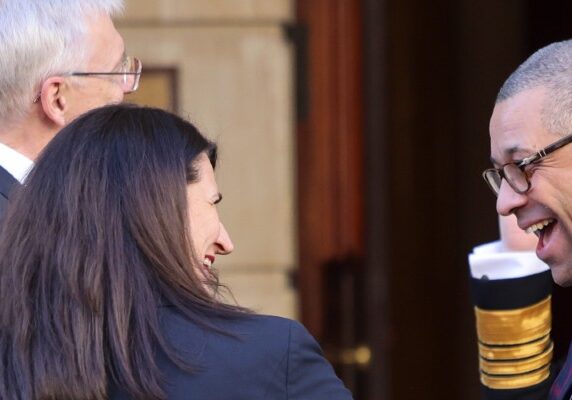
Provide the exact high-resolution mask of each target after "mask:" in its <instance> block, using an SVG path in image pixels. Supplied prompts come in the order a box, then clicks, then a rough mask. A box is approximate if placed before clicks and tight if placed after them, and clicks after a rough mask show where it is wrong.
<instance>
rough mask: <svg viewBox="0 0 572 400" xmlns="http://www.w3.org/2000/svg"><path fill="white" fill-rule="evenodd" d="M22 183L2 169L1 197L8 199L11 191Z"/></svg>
mask: <svg viewBox="0 0 572 400" xmlns="http://www.w3.org/2000/svg"><path fill="white" fill-rule="evenodd" d="M19 184H20V183H19V182H18V181H17V180H16V178H14V177H13V176H12V175H10V174H9V173H8V171H6V170H5V169H4V168H2V167H0V196H2V197H5V198H8V193H9V192H10V190H11V189H12V188H13V187H14V186H16V185H19Z"/></svg>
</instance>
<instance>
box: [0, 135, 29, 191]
mask: <svg viewBox="0 0 572 400" xmlns="http://www.w3.org/2000/svg"><path fill="white" fill-rule="evenodd" d="M33 166H34V162H33V161H32V160H30V159H29V158H28V157H26V156H25V155H23V154H20V153H18V152H17V151H16V150H14V149H12V148H10V147H8V146H6V145H5V144H2V143H0V167H2V168H4V169H5V170H6V171H8V173H9V174H10V175H12V176H13V177H14V178H16V179H17V180H18V181H19V182H20V183H23V182H24V179H26V176H27V175H28V172H30V170H31V169H32V167H33Z"/></svg>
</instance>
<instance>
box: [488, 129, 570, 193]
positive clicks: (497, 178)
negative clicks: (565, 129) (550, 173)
mask: <svg viewBox="0 0 572 400" xmlns="http://www.w3.org/2000/svg"><path fill="white" fill-rule="evenodd" d="M569 143H572V135H568V136H565V137H563V138H562V139H560V140H558V141H556V142H554V143H552V144H550V145H548V146H546V147H545V148H543V149H542V150H539V151H537V152H536V153H534V154H533V155H531V156H530V157H526V158H524V159H522V160H519V161H514V162H511V163H507V164H505V165H503V166H502V167H501V168H489V169H486V170H485V171H483V178H485V181H486V182H487V184H488V185H489V187H490V188H491V190H492V191H493V193H494V194H495V195H496V196H498V194H499V191H500V187H501V183H502V180H503V179H505V180H506V182H507V183H508V184H509V185H510V187H511V188H512V189H513V190H514V191H515V192H517V193H520V194H523V193H526V192H528V190H529V189H530V180H529V179H528V175H527V174H526V171H525V170H524V169H525V168H526V166H527V165H530V164H533V163H537V162H539V161H540V160H542V159H543V158H544V157H546V156H547V155H549V154H550V153H553V152H554V151H556V150H558V149H560V148H562V147H564V146H566V145H567V144H569Z"/></svg>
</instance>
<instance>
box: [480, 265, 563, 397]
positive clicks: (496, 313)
mask: <svg viewBox="0 0 572 400" xmlns="http://www.w3.org/2000/svg"><path fill="white" fill-rule="evenodd" d="M471 287H472V292H473V303H474V305H475V316H476V325H477V336H478V339H479V343H478V348H479V367H480V368H479V369H480V380H481V386H482V394H483V396H482V397H483V399H486V400H512V399H514V400H517V399H518V400H541V399H542V400H544V399H547V398H548V392H549V390H550V386H551V383H552V380H553V376H554V374H553V373H552V372H551V369H550V368H551V361H552V349H553V343H552V340H551V337H550V330H551V310H550V300H551V291H552V278H551V275H550V272H549V271H545V272H541V273H538V274H534V275H530V276H526V277H522V278H515V279H499V280H487V279H475V278H471Z"/></svg>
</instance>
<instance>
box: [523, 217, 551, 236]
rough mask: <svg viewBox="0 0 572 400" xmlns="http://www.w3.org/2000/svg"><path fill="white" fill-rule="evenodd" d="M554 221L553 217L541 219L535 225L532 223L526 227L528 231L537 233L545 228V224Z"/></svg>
mask: <svg viewBox="0 0 572 400" xmlns="http://www.w3.org/2000/svg"><path fill="white" fill-rule="evenodd" d="M552 222H554V220H553V219H545V220H544V221H540V222H538V223H536V224H534V225H530V226H529V227H528V228H526V233H536V232H538V231H541V230H542V229H544V227H545V226H547V225H549V224H551V223H552Z"/></svg>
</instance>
